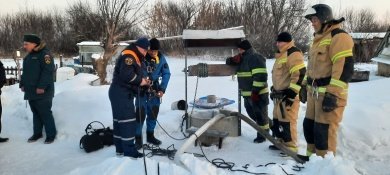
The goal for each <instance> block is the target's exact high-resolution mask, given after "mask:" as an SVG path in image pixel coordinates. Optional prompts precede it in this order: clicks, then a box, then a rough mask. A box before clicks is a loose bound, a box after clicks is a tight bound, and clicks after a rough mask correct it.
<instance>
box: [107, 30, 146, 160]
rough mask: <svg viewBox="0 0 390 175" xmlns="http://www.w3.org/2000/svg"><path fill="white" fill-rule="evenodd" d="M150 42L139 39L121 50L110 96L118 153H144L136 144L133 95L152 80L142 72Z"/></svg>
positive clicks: (132, 154) (134, 156)
mask: <svg viewBox="0 0 390 175" xmlns="http://www.w3.org/2000/svg"><path fill="white" fill-rule="evenodd" d="M149 45H150V44H149V41H148V39H146V38H140V39H138V40H137V41H136V42H135V43H132V44H130V45H129V46H127V47H126V48H125V49H124V50H123V51H122V54H121V55H120V56H119V58H118V59H117V62H116V64H115V69H114V76H113V79H112V83H111V86H110V89H109V92H108V95H109V98H110V101H111V108H112V115H113V122H114V144H115V148H116V153H117V155H124V156H126V157H133V158H140V157H143V156H144V155H143V154H142V153H139V152H138V151H137V149H135V147H134V135H135V130H136V119H135V118H136V115H135V111H134V108H135V107H134V97H135V96H136V95H137V94H139V92H140V87H141V86H148V85H149V81H148V80H147V79H146V78H143V73H142V66H143V65H142V60H143V59H144V57H145V55H146V53H147V50H148V48H149Z"/></svg>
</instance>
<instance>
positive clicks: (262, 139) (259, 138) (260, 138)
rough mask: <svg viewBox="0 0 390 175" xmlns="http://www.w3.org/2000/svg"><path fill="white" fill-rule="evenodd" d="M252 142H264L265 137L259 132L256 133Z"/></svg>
mask: <svg viewBox="0 0 390 175" xmlns="http://www.w3.org/2000/svg"><path fill="white" fill-rule="evenodd" d="M253 142H254V143H263V142H265V138H264V137H263V136H262V135H261V134H259V133H257V137H256V138H255V139H254V140H253Z"/></svg>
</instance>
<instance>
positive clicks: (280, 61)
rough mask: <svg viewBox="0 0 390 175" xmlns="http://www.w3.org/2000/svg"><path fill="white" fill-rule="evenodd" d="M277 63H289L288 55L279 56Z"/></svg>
mask: <svg viewBox="0 0 390 175" xmlns="http://www.w3.org/2000/svg"><path fill="white" fill-rule="evenodd" d="M277 63H278V64H283V63H287V57H283V58H278V59H277Z"/></svg>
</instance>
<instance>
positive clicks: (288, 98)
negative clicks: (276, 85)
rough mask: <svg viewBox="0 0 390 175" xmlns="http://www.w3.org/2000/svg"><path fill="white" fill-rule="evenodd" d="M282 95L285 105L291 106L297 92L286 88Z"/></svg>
mask: <svg viewBox="0 0 390 175" xmlns="http://www.w3.org/2000/svg"><path fill="white" fill-rule="evenodd" d="M284 96H285V97H284V98H283V101H284V102H285V103H286V106H292V105H293V103H294V99H295V97H296V96H297V93H296V92H295V91H294V90H292V89H290V88H288V89H286V90H285V91H284Z"/></svg>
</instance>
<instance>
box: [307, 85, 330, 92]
mask: <svg viewBox="0 0 390 175" xmlns="http://www.w3.org/2000/svg"><path fill="white" fill-rule="evenodd" d="M308 87H309V88H310V89H311V90H312V91H314V90H315V89H314V87H313V86H310V85H308ZM317 90H318V92H319V93H325V92H326V87H325V86H321V87H317Z"/></svg>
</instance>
